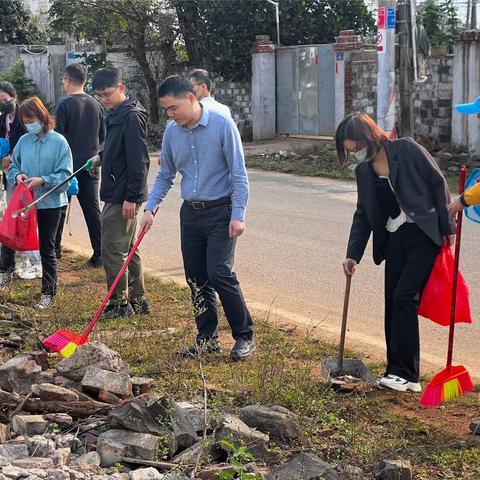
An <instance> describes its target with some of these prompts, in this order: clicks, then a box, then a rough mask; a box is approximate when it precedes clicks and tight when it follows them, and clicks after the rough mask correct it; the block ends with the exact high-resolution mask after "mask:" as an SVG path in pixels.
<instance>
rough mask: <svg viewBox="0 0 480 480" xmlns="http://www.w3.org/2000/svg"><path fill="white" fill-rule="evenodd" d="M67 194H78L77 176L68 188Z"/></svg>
mask: <svg viewBox="0 0 480 480" xmlns="http://www.w3.org/2000/svg"><path fill="white" fill-rule="evenodd" d="M67 195H68V196H69V197H71V196H73V195H78V180H77V177H73V178H72V181H71V182H70V186H69V187H68V188H67Z"/></svg>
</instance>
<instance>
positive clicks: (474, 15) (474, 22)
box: [470, 0, 477, 30]
mask: <svg viewBox="0 0 480 480" xmlns="http://www.w3.org/2000/svg"><path fill="white" fill-rule="evenodd" d="M470 18H471V24H470V28H471V29H472V30H476V29H477V0H472V15H471V17H470Z"/></svg>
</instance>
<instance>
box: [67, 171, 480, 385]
mask: <svg viewBox="0 0 480 480" xmlns="http://www.w3.org/2000/svg"><path fill="white" fill-rule="evenodd" d="M157 170H158V167H157V163H156V161H154V162H152V168H151V173H150V178H149V181H150V184H151V183H152V182H153V179H154V177H155V174H156V172H157ZM249 176H250V187H251V194H250V200H249V206H248V210H247V217H246V224H247V230H246V233H245V235H244V236H243V237H241V238H240V240H239V242H238V247H237V254H236V261H235V270H236V272H237V274H238V277H239V279H240V282H241V285H242V289H243V292H244V294H245V297H246V299H247V302H248V303H249V305H250V307H251V308H252V309H253V310H256V311H261V312H269V320H270V321H272V322H277V321H278V322H282V323H284V322H285V321H288V322H291V323H297V324H299V325H302V326H306V327H307V328H309V329H310V328H314V329H315V332H316V334H318V335H319V336H322V337H324V338H327V339H330V340H337V339H338V336H339V329H340V322H341V314H342V303H343V293H344V287H345V278H344V276H343V273H342V269H341V262H342V260H343V258H344V255H345V247H346V242H347V237H348V232H349V228H350V224H351V220H352V215H353V212H354V209H355V202H356V189H355V183H354V182H349V181H339V180H331V179H324V178H307V177H295V176H291V175H285V174H279V173H271V172H261V171H254V170H252V171H250V172H249ZM180 204H181V200H180V196H179V181H178V179H177V182H176V184H175V186H174V188H173V189H172V191H171V192H170V193H169V195H168V196H167V199H166V200H165V202H164V203H163V204H162V205H161V208H160V210H159V213H158V215H157V218H156V219H155V224H154V227H153V229H152V231H151V232H149V234H148V235H147V236H146V238H145V239H144V242H143V244H142V246H141V251H142V257H143V259H144V264H145V266H146V267H147V269H148V270H149V271H150V272H151V273H153V274H155V275H159V276H162V277H165V278H170V279H174V280H177V281H179V282H184V277H183V267H182V260H181V255H180V246H179V219H178V213H179V208H180ZM464 225H465V226H464V234H463V238H462V258H461V268H462V271H463V274H464V276H465V278H466V280H467V282H468V284H469V285H470V289H471V306H472V314H473V319H474V323H473V325H464V324H461V325H459V326H458V327H457V330H456V337H455V338H456V343H455V351H454V363H456V364H462V365H465V366H466V367H467V368H468V369H469V371H470V373H471V375H472V376H475V377H476V378H480V354H479V351H480V348H479V347H480V342H479V339H480V324H479V322H478V320H479V313H480V300H479V299H480V271H479V265H480V263H479V259H478V256H479V254H480V248H479V241H478V239H479V236H480V226H478V225H475V224H472V223H471V222H469V221H468V220H467V221H465V222H464ZM71 229H72V234H73V235H72V236H69V235H68V233H67V232H68V228H67V227H66V228H65V233H64V243H65V245H67V246H74V247H75V248H76V249H77V250H78V249H80V250H81V251H83V252H84V253H85V255H90V254H91V251H90V249H89V241H88V236H87V231H86V227H85V224H84V221H83V216H82V214H81V211H80V209H79V206H78V203H77V201H76V200H75V201H74V205H73V209H72V213H71ZM265 315H266V313H264V316H265ZM447 336H448V330H447V329H446V328H444V327H440V326H437V325H435V324H433V323H432V322H430V321H428V320H425V319H421V340H422V347H421V348H422V364H423V373H427V372H436V371H439V370H440V369H441V368H443V367H442V366H443V365H444V362H445V358H446V347H447ZM347 347H350V348H353V349H356V350H357V351H359V352H360V353H361V354H363V355H364V356H365V357H368V358H371V359H375V360H377V359H381V358H383V357H384V334H383V265H382V266H376V265H374V263H373V260H372V258H371V244H369V246H368V248H367V251H366V253H365V257H364V260H363V261H362V263H361V264H360V266H359V267H358V269H357V273H356V274H355V276H354V279H353V282H352V296H351V301H350V312H349V331H348V333H347Z"/></svg>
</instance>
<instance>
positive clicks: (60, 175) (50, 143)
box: [7, 97, 73, 309]
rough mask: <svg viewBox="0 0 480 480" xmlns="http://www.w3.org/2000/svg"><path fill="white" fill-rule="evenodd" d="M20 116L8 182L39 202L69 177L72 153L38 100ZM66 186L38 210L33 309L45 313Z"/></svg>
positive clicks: (52, 289) (49, 301)
mask: <svg viewBox="0 0 480 480" xmlns="http://www.w3.org/2000/svg"><path fill="white" fill-rule="evenodd" d="M19 116H20V119H21V121H22V123H23V124H24V125H25V128H26V129H27V132H28V133H26V134H25V135H23V136H22V137H21V138H20V140H19V141H18V143H17V145H16V147H15V149H14V150H13V160H12V164H11V166H10V168H9V169H8V173H7V179H8V181H9V182H11V183H12V184H15V185H18V184H19V183H23V184H24V185H27V186H28V187H29V188H30V189H31V190H33V192H34V194H35V197H36V198H38V197H40V196H41V195H43V194H44V193H45V192H47V191H48V190H50V189H51V188H53V187H54V186H55V185H58V184H59V183H61V182H62V181H64V180H65V179H66V178H67V177H69V176H70V175H71V174H72V168H73V161H72V152H71V151H70V147H69V146H68V143H67V141H66V140H65V138H64V137H63V136H62V135H60V134H59V133H57V132H55V131H53V121H52V119H51V117H50V115H49V113H48V110H47V109H46V108H45V105H44V104H43V103H42V101H41V100H40V99H39V98H38V97H32V98H29V99H27V100H25V101H24V102H23V103H22V104H21V105H20V109H19ZM67 188H68V185H65V187H64V188H63V189H59V190H57V191H56V192H54V193H52V194H51V195H49V196H48V197H46V198H45V199H43V200H42V201H41V202H39V204H38V206H37V217H38V238H39V243H40V256H41V258H42V270H43V275H42V295H41V298H40V301H39V302H38V304H37V305H36V306H37V308H40V309H44V308H48V307H50V306H52V305H53V303H54V297H55V294H56V290H57V258H56V255H55V237H56V235H57V230H58V225H59V222H60V216H61V214H62V212H63V211H64V210H65V208H66V205H67V194H66V190H67Z"/></svg>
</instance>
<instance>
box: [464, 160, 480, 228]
mask: <svg viewBox="0 0 480 480" xmlns="http://www.w3.org/2000/svg"><path fill="white" fill-rule="evenodd" d="M479 181H480V168H476V169H475V170H473V172H471V173H470V175H469V176H468V178H467V181H466V182H465V190H467V189H468V188H471V187H473V186H475V185H476V184H477V183H478V182H479ZM464 212H465V216H466V217H467V218H468V219H469V220H471V221H472V222H475V223H480V205H472V206H470V207H466V208H465V210H464Z"/></svg>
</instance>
